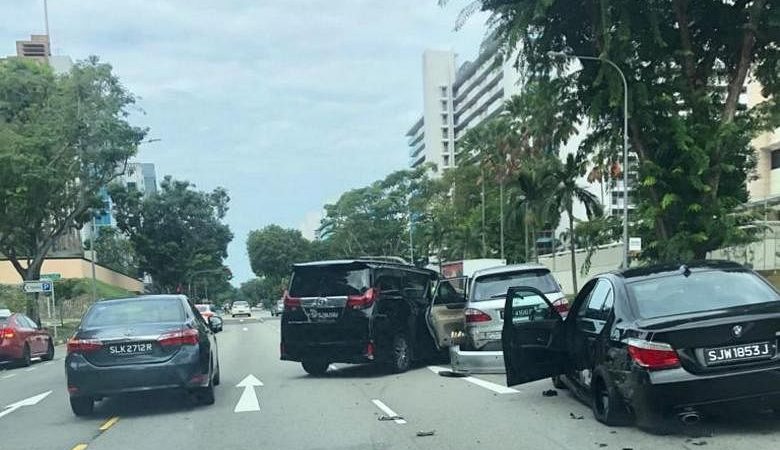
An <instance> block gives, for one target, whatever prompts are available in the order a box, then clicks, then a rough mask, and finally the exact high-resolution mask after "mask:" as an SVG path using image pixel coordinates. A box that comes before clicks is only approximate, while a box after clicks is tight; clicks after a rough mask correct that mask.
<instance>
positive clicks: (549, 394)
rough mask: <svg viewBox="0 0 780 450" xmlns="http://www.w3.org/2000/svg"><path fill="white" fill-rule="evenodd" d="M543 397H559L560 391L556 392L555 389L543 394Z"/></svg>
mask: <svg viewBox="0 0 780 450" xmlns="http://www.w3.org/2000/svg"><path fill="white" fill-rule="evenodd" d="M542 396H544V397H557V396H558V391H556V390H555V389H549V390H546V391H543V392H542Z"/></svg>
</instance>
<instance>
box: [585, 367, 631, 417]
mask: <svg viewBox="0 0 780 450" xmlns="http://www.w3.org/2000/svg"><path fill="white" fill-rule="evenodd" d="M590 390H591V395H592V398H591V408H592V409H593V416H594V417H595V418H596V420H598V421H599V422H601V423H603V424H604V425H608V426H624V425H629V424H631V422H632V421H633V417H632V416H631V412H630V411H629V410H628V406H627V405H626V402H625V400H623V396H622V395H620V392H619V391H618V389H617V386H615V383H613V382H612V379H611V378H610V376H609V374H608V373H607V371H606V370H604V369H603V368H601V367H598V368H596V370H594V371H593V381H592V382H591V385H590Z"/></svg>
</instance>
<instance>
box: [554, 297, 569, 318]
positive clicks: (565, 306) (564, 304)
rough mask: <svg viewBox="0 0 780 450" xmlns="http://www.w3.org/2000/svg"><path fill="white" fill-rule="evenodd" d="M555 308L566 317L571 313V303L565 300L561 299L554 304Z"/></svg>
mask: <svg viewBox="0 0 780 450" xmlns="http://www.w3.org/2000/svg"><path fill="white" fill-rule="evenodd" d="M552 305H553V308H555V310H556V311H558V314H560V315H561V316H563V317H565V316H566V314H568V313H569V302H568V301H567V300H566V299H565V298H559V299H558V300H556V301H554V302H553V304H552Z"/></svg>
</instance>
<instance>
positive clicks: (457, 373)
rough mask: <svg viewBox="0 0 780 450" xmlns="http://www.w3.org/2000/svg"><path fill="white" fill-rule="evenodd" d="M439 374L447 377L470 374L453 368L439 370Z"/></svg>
mask: <svg viewBox="0 0 780 450" xmlns="http://www.w3.org/2000/svg"><path fill="white" fill-rule="evenodd" d="M439 376H440V377H447V378H465V377H467V376H469V374H467V373H463V372H453V371H452V370H442V371H441V372H439Z"/></svg>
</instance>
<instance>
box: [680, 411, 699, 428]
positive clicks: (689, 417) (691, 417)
mask: <svg viewBox="0 0 780 450" xmlns="http://www.w3.org/2000/svg"><path fill="white" fill-rule="evenodd" d="M677 417H678V418H679V419H680V422H682V423H684V424H685V425H696V424H697V423H699V421H700V420H701V414H699V412H698V411H694V410H686V411H683V412H681V413H679V414H677Z"/></svg>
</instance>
